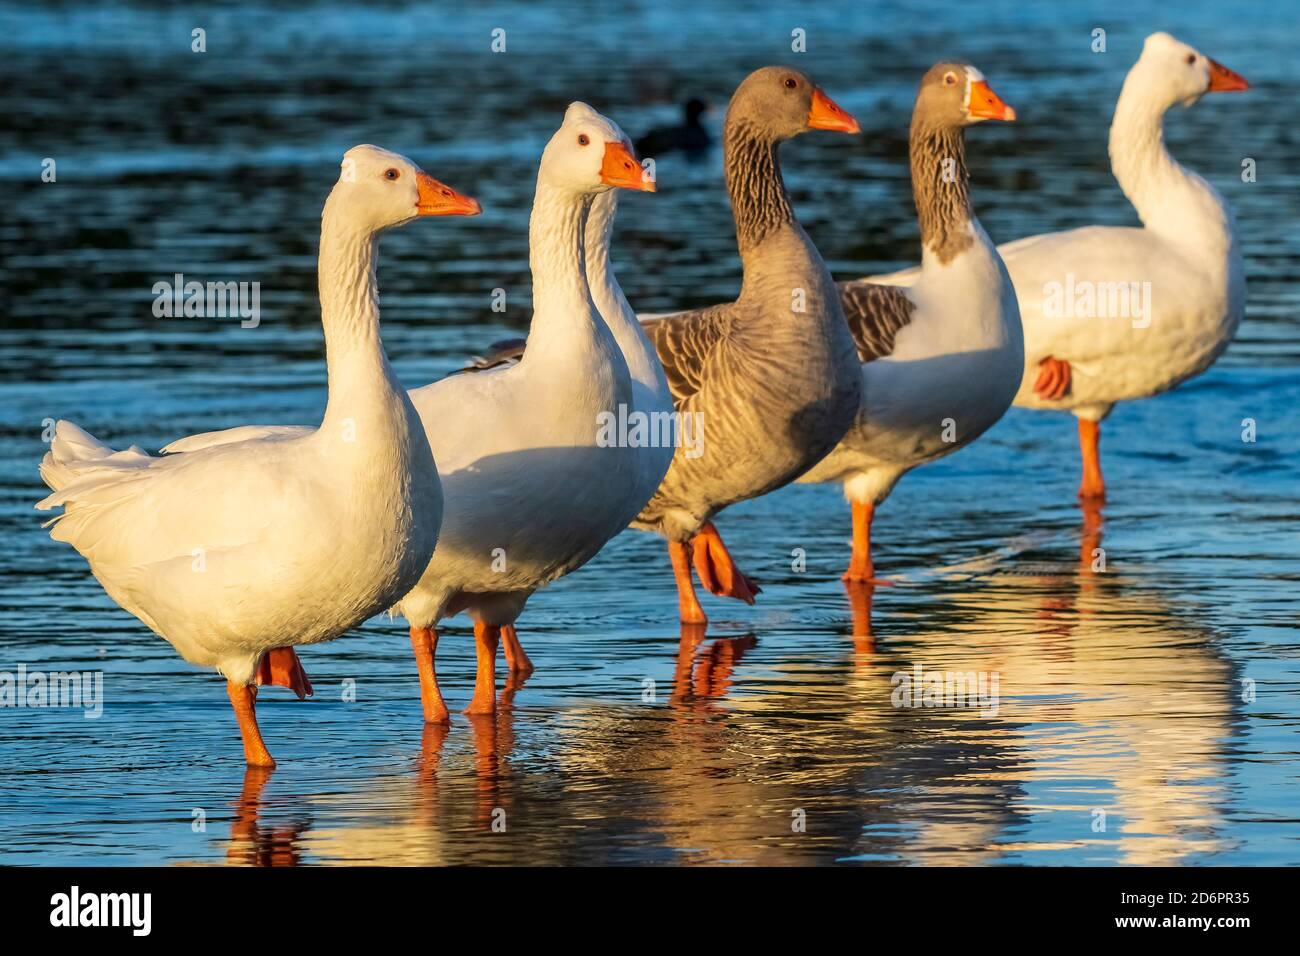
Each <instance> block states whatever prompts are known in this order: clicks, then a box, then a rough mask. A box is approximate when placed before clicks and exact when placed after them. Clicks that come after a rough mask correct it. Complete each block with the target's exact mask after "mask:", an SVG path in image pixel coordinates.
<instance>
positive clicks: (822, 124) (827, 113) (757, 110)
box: [727, 66, 860, 142]
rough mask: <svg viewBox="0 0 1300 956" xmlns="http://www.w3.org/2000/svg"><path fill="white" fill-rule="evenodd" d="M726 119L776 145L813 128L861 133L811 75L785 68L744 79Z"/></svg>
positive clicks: (758, 72) (764, 70)
mask: <svg viewBox="0 0 1300 956" xmlns="http://www.w3.org/2000/svg"><path fill="white" fill-rule="evenodd" d="M727 119H728V120H729V121H731V122H742V123H744V124H745V125H746V126H748V127H749V128H750V129H751V130H753V131H754V132H755V133H756V134H757V135H759V136H763V137H765V138H768V139H770V140H771V141H773V142H779V141H781V140H786V139H791V138H792V137H795V136H798V135H799V134H800V133H806V132H808V130H810V129H828V130H835V131H837V132H840V133H857V132H859V130H860V128H859V126H858V121H857V120H855V119H854V118H853V117H852V116H850V115H849V114H848V113H847V112H845V111H844V110H842V109H840V107H838V106H836V105H835V101H834V100H832V99H831V98H830V97H829V96H827V95H826V94H825V93H824V92H823V91H822V89H821V87H819V86H818V85H817V84H816V83H814V82H813V81H812V80H811V79H810V78H809V76H808V74H806V73H804V72H802V71H801V70H796V69H794V68H792V67H786V66H765V67H763V68H762V69H760V70H755V71H754V72H753V73H751V74H749V76H747V77H745V79H744V81H743V82H742V83H741V84H740V86H738V87H736V92H735V93H734V94H732V97H731V105H730V106H729V107H728V108H727Z"/></svg>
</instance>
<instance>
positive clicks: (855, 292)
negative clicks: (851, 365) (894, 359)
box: [839, 280, 916, 362]
mask: <svg viewBox="0 0 1300 956" xmlns="http://www.w3.org/2000/svg"><path fill="white" fill-rule="evenodd" d="M839 289H840V304H841V305H842V306H843V307H844V319H845V321H847V322H848V323H849V331H850V332H851V333H853V344H854V345H856V346H857V347H858V358H859V360H861V361H863V362H870V361H871V360H872V359H878V358H881V357H883V356H885V355H889V354H890V353H891V352H893V351H894V338H895V336H897V335H898V330H899V329H901V328H902V327H903V326H905V325H907V323H909V322H911V321H912V312H913V310H914V309H915V308H916V306H915V305H914V304H913V303H912V300H911V299H909V298H908V297H907V290H906V289H905V288H904V287H903V286H897V285H875V284H874V283H871V282H862V281H861V280H859V281H857V282H841V283H839Z"/></svg>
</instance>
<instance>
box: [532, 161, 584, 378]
mask: <svg viewBox="0 0 1300 956" xmlns="http://www.w3.org/2000/svg"><path fill="white" fill-rule="evenodd" d="M590 203H591V196H590V195H589V194H585V193H581V192H577V191H575V190H571V189H565V188H562V187H558V186H554V185H551V184H547V183H544V182H541V181H540V180H539V181H538V184H537V193H536V196H535V197H534V199H533V210H532V215H531V217H530V219H529V222H528V264H529V266H530V268H531V270H532V275H533V322H532V327H531V328H530V330H529V335H528V346H529V348H528V352H527V353H525V356H524V362H527V361H528V355H529V354H534V355H535V354H540V353H541V352H542V351H543V350H544V348H545V345H546V343H547V342H548V341H549V340H550V339H551V337H552V336H555V337H556V338H557V341H559V342H560V344H561V345H563V342H564V341H565V340H567V339H569V338H571V337H572V336H573V335H574V334H578V333H581V332H583V331H588V332H589V330H590V329H591V327H592V326H593V324H594V323H596V322H599V319H598V318H597V317H596V316H595V315H594V314H593V312H594V309H595V306H594V305H593V303H592V300H591V293H590V291H589V289H588V286H587V272H586V265H585V255H586V251H585V250H586V244H585V241H584V234H583V231H584V228H585V226H586V220H587V211H588V209H589V207H590Z"/></svg>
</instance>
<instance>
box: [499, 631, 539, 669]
mask: <svg viewBox="0 0 1300 956" xmlns="http://www.w3.org/2000/svg"><path fill="white" fill-rule="evenodd" d="M501 648H502V650H504V651H505V652H506V664H507V665H508V666H509V668H510V677H511V679H512V680H520V681H522V680H523V679H524V678H526V677H528V675H530V674H531V673H532V672H533V662H532V661H531V660H529V659H528V655H527V654H526V653H524V646H523V645H522V644H520V643H519V634H518V632H516V631H515V626H514V625H513V624H503V625H502V626H501Z"/></svg>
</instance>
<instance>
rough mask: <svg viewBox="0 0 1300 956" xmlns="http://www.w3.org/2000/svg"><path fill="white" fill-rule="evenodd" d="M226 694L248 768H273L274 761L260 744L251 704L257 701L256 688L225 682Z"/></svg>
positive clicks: (260, 740)
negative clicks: (241, 741)
mask: <svg viewBox="0 0 1300 956" xmlns="http://www.w3.org/2000/svg"><path fill="white" fill-rule="evenodd" d="M226 693H227V695H229V697H230V706H231V707H233V708H234V710H235V719H236V720H238V721H239V736H240V737H241V738H243V741H244V759H245V760H247V761H248V764H249V766H250V767H274V766H275V760H274V759H272V757H271V752H270V751H269V750H267V749H266V744H265V743H263V742H262V732H261V731H260V730H258V729H257V713H256V711H255V710H254V707H253V702H254V701H255V700H257V688H256V687H249V686H248V685H246V684H236V683H235V682H234V681H226Z"/></svg>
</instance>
